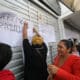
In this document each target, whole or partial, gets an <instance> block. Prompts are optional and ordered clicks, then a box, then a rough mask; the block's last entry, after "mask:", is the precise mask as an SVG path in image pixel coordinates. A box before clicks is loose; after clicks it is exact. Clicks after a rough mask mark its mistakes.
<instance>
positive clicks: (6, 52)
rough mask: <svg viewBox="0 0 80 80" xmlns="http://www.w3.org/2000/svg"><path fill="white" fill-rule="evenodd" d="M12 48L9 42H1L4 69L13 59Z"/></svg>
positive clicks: (0, 55)
mask: <svg viewBox="0 0 80 80" xmlns="http://www.w3.org/2000/svg"><path fill="white" fill-rule="evenodd" d="M11 57H12V50H11V47H10V46H9V45H7V44H4V43H0V70H2V69H3V68H4V67H5V66H6V65H7V64H8V63H9V61H10V60H11Z"/></svg>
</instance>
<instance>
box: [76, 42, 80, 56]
mask: <svg viewBox="0 0 80 80" xmlns="http://www.w3.org/2000/svg"><path fill="white" fill-rule="evenodd" d="M76 48H77V50H78V52H79V55H80V43H78V44H77V45H76Z"/></svg>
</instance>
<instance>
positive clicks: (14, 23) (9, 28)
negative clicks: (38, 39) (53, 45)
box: [0, 12, 33, 47]
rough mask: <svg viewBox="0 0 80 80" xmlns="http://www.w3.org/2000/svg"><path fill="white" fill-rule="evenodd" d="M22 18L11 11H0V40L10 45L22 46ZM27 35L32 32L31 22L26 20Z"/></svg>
mask: <svg viewBox="0 0 80 80" xmlns="http://www.w3.org/2000/svg"><path fill="white" fill-rule="evenodd" d="M23 23H24V20H23V19H22V18H19V17H17V15H15V14H13V13H11V12H2V13H0V42H3V43H7V44H9V45H11V46H12V47H15V46H22V40H23V39H22V27H23ZM28 25H29V26H28V28H29V29H28V36H29V37H31V36H32V34H33V31H32V29H33V24H32V23H31V22H29V21H28Z"/></svg>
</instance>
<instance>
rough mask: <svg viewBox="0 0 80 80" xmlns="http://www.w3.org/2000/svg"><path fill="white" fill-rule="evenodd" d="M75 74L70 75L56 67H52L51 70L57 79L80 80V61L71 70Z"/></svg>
mask: <svg viewBox="0 0 80 80" xmlns="http://www.w3.org/2000/svg"><path fill="white" fill-rule="evenodd" d="M71 69H72V70H73V71H72V72H73V73H69V72H67V71H65V70H63V69H61V68H58V67H56V66H55V65H53V66H52V65H50V66H49V70H50V72H51V74H53V76H54V75H56V78H57V77H58V79H61V80H80V59H78V60H76V61H75V63H74V64H73V65H72V68H71Z"/></svg>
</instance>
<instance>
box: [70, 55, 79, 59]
mask: <svg viewBox="0 0 80 80" xmlns="http://www.w3.org/2000/svg"><path fill="white" fill-rule="evenodd" d="M70 58H72V59H80V56H77V55H71V56H70Z"/></svg>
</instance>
